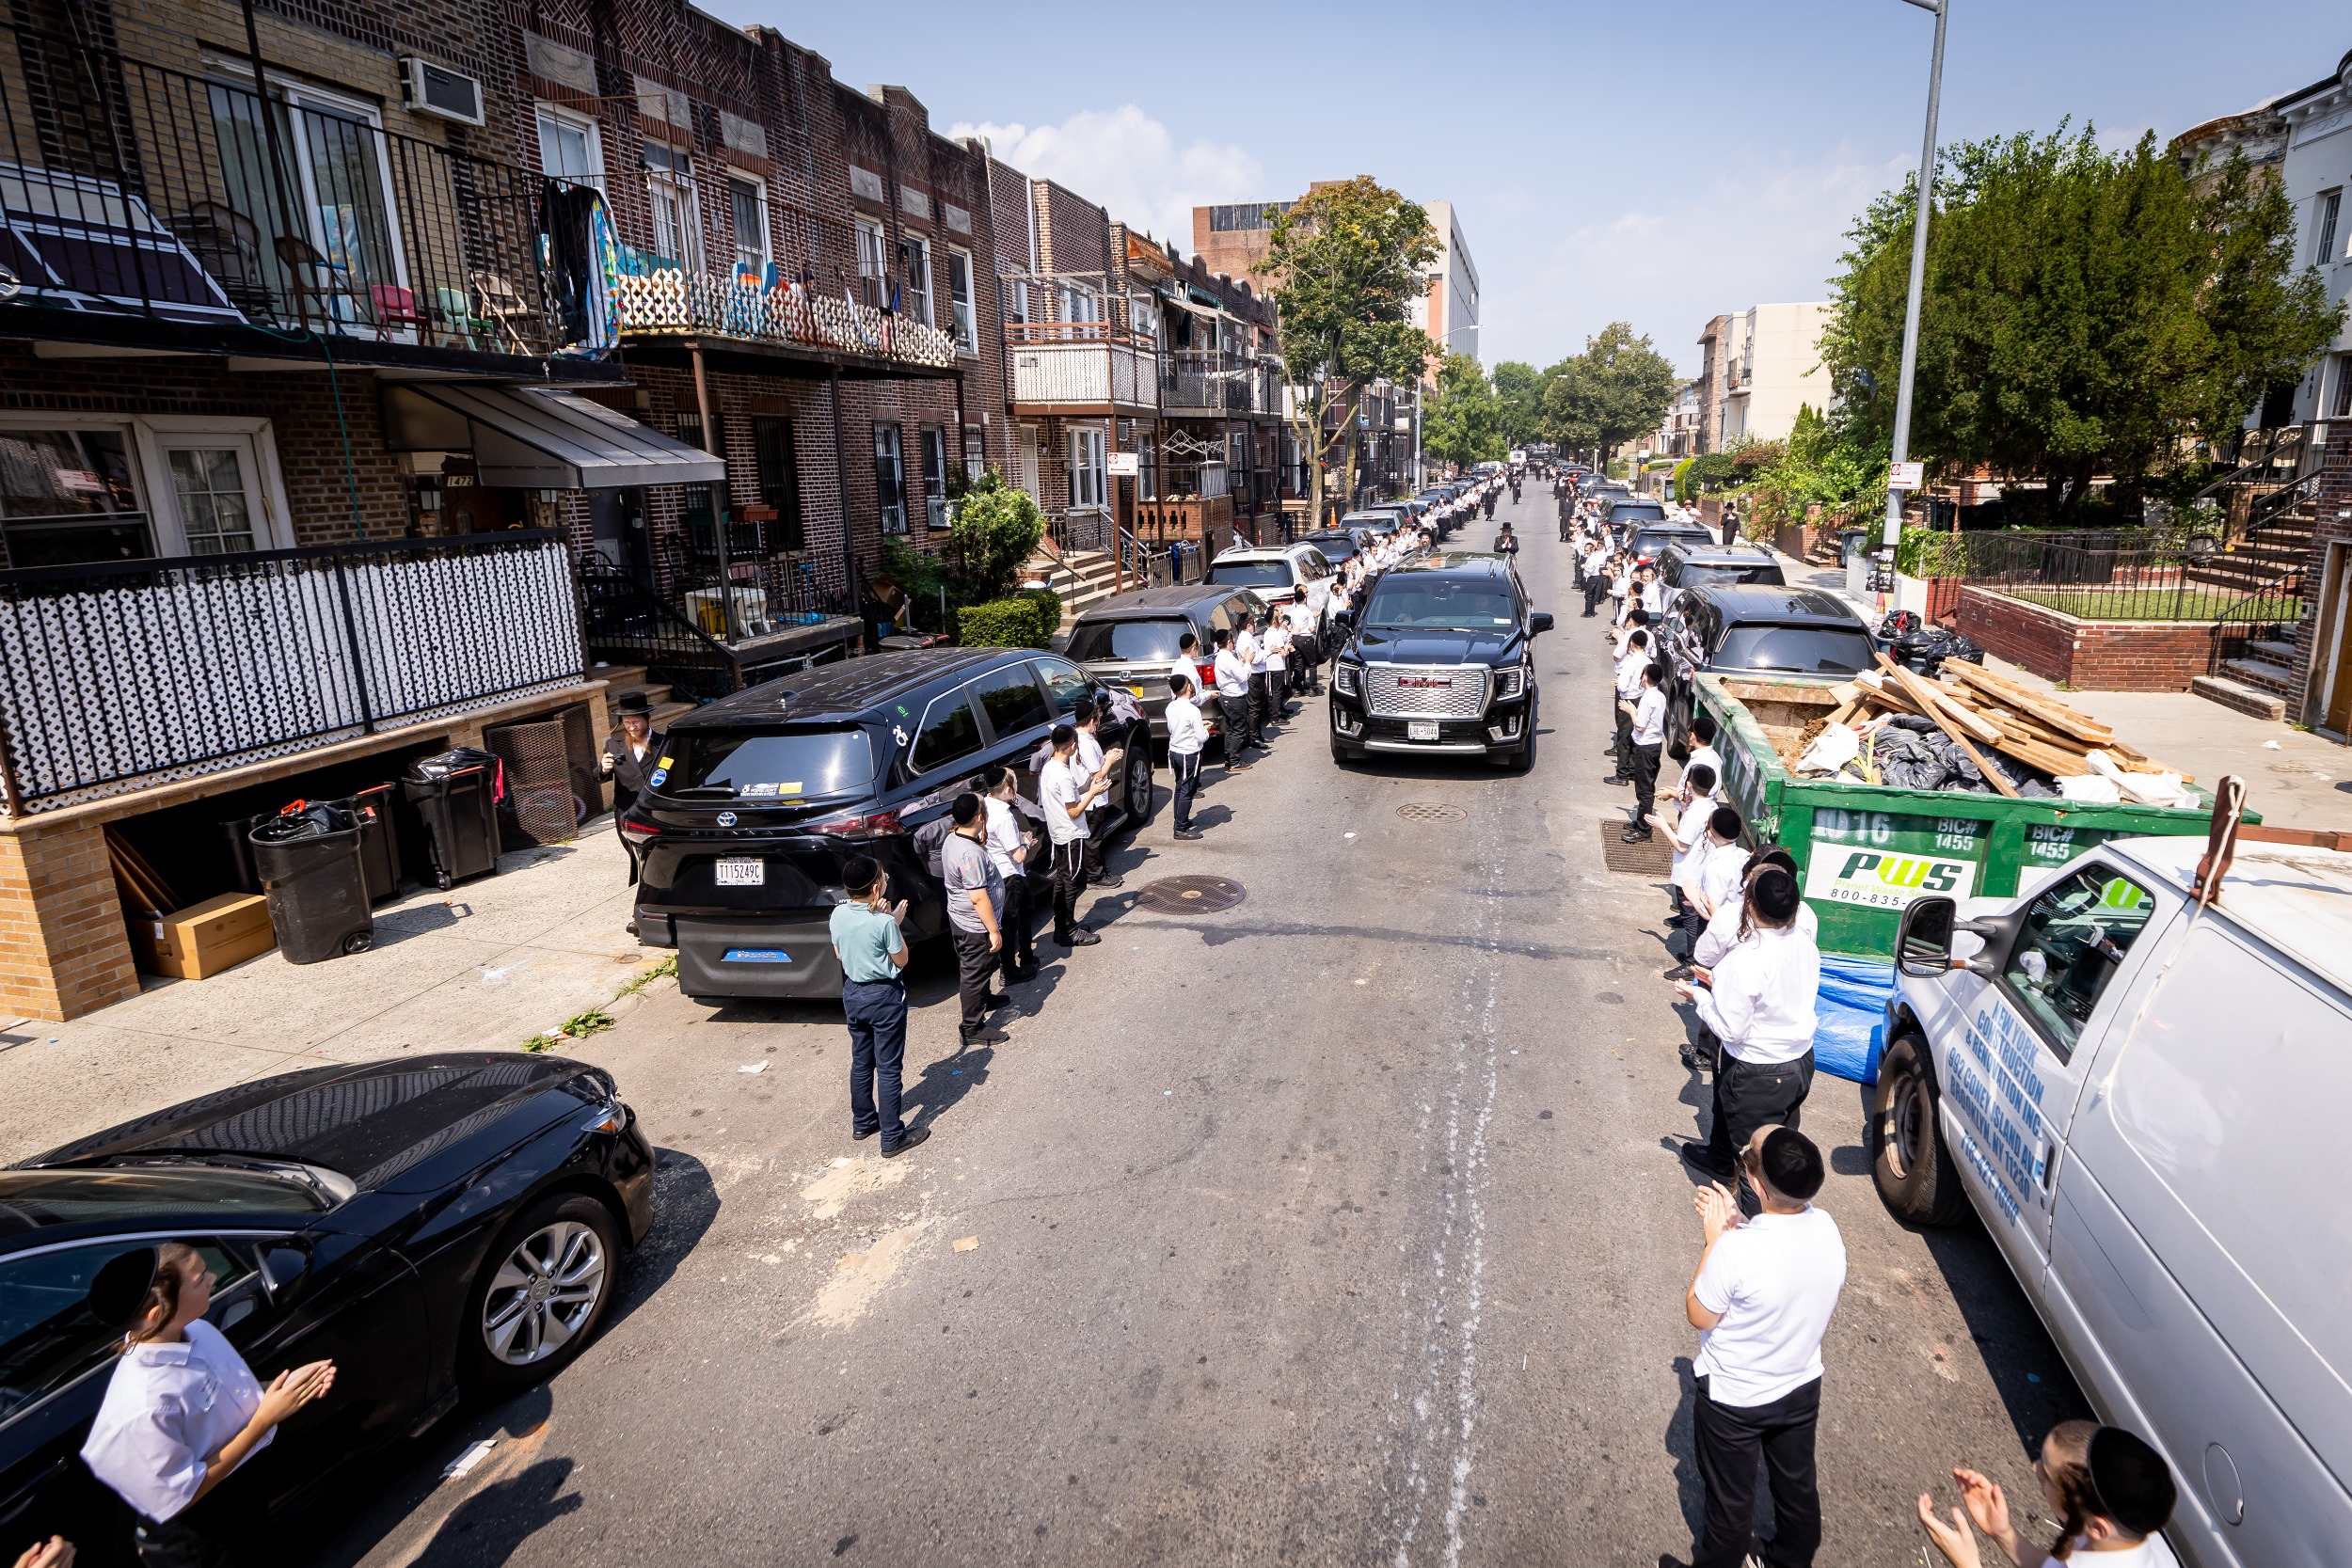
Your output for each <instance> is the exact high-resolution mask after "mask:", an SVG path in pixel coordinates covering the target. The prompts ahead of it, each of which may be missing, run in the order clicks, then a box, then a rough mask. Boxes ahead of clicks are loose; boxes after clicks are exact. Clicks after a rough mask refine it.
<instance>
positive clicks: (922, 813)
mask: <svg viewBox="0 0 2352 1568" xmlns="http://www.w3.org/2000/svg"><path fill="white" fill-rule="evenodd" d="M1100 695H1103V693H1102V692H1101V690H1100V689H1099V688H1097V687H1096V686H1095V685H1094V684H1093V683H1092V682H1090V681H1089V680H1088V678H1087V676H1086V673H1085V672H1084V671H1082V670H1080V669H1079V668H1078V666H1077V665H1076V664H1074V663H1073V662H1072V661H1071V660H1069V659H1067V658H1064V657H1061V656H1059V655H1058V654H1049V653H1041V652H1039V651H1037V650H1035V649H1031V648H949V649H940V650H925V651H922V652H910V653H891V654H880V655H877V656H875V657H871V658H853V659H850V660H847V661H845V662H843V663H839V664H827V665H821V666H818V668H816V669H813V670H807V671H803V673H799V674H796V675H787V676H786V677H785V678H784V679H782V680H773V681H768V682H766V683H764V684H762V685H759V686H755V687H752V688H750V689H748V690H744V691H739V692H737V693H735V694H734V695H733V696H730V697H726V698H723V699H722V700H720V701H718V702H715V703H712V704H710V705H708V706H707V707H702V708H697V709H696V710H695V711H694V712H692V713H690V714H688V715H686V716H685V717H683V718H681V719H680V720H678V721H677V722H676V723H675V724H673V725H671V726H670V730H669V733H668V735H667V736H664V737H663V741H662V746H661V756H660V765H659V767H657V768H655V770H654V772H653V774H652V776H651V778H650V779H649V780H648V784H649V786H650V787H648V788H647V790H646V791H645V793H644V796H643V797H641V798H640V799H639V801H638V803H637V805H636V806H635V807H633V808H631V810H630V812H629V814H628V816H627V817H626V818H625V819H624V821H623V823H622V827H621V831H622V832H623V833H624V834H625V835H626V836H627V837H628V841H629V842H630V843H631V844H632V845H634V846H635V847H636V849H637V854H638V883H637V930H638V936H639V940H640V941H643V942H649V943H652V944H654V945H656V946H667V947H675V948H676V949H677V955H678V989H679V990H682V991H684V992H685V993H686V994H687V995H688V996H690V997H696V998H701V997H711V998H720V997H733V996H749V997H833V996H838V995H839V994H840V990H841V966H840V962H839V960H838V959H837V958H834V951H833V942H832V939H831V937H830V935H829V934H828V931H827V923H828V922H829V921H830V920H831V919H832V916H833V909H834V905H835V904H838V903H840V902H841V901H842V898H843V896H844V895H843V892H842V888H841V863H842V862H843V861H845V860H847V859H848V858H849V857H850V856H851V855H853V854H867V855H871V856H873V857H874V859H876V860H877V861H879V862H881V863H882V868H883V869H884V870H885V871H887V872H888V873H889V874H890V885H891V888H892V890H893V891H892V896H893V897H894V898H904V899H906V900H907V902H908V906H909V908H908V913H907V933H908V935H909V936H910V937H913V938H916V939H920V938H925V937H933V936H939V935H942V934H944V933H945V932H946V928H947V915H946V895H945V891H944V890H943V889H942V888H941V886H940V884H939V881H938V879H936V878H934V877H932V876H931V874H930V870H929V868H928V867H927V866H926V865H925V863H924V858H923V857H922V856H919V855H917V854H916V853H915V850H914V833H915V830H917V829H918V828H920V827H922V826H923V825H924V824H925V823H927V822H929V821H930V820H932V819H933V818H935V817H938V816H943V815H945V814H946V811H947V808H948V806H949V805H950V803H952V802H953V800H955V797H956V795H957V794H958V792H960V791H961V790H964V789H968V788H973V787H976V781H977V778H978V776H979V774H980V773H981V771H982V770H983V769H985V768H987V767H988V766H989V765H990V764H992V763H1003V764H1005V765H1006V766H1008V767H1009V768H1012V770H1013V775H1014V777H1015V778H1016V779H1018V780H1019V781H1020V784H1019V788H1020V790H1021V793H1022V794H1023V795H1024V796H1025V797H1027V798H1028V799H1029V800H1035V799H1036V797H1037V778H1036V775H1035V774H1033V773H1031V772H1030V771H1029V769H1028V766H1027V764H1028V761H1029V758H1030V756H1031V754H1032V753H1033V752H1036V751H1037V750H1038V746H1039V743H1040V742H1041V741H1042V740H1044V738H1045V737H1046V736H1047V735H1048V734H1050V733H1051V732H1052V730H1053V727H1054V726H1055V725H1056V724H1057V723H1061V722H1063V721H1066V720H1067V719H1068V717H1069V715H1070V712H1071V710H1072V709H1073V707H1074V706H1075V705H1077V702H1078V699H1079V698H1081V697H1087V696H1100ZM1098 733H1099V735H1100V736H1101V739H1102V743H1103V749H1104V751H1106V752H1107V751H1109V750H1111V749H1112V748H1113V747H1118V746H1124V747H1125V748H1126V750H1127V757H1126V761H1125V762H1124V764H1123V765H1122V767H1123V769H1124V776H1123V777H1122V778H1121V780H1120V786H1119V787H1118V788H1117V789H1115V790H1113V791H1112V792H1111V794H1110V795H1109V797H1108V798H1107V801H1106V803H1108V804H1110V805H1111V806H1112V807H1113V808H1114V811H1115V813H1116V815H1115V816H1114V818H1113V819H1112V821H1110V822H1109V823H1106V824H1105V828H1106V830H1108V831H1118V830H1120V829H1123V828H1126V827H1131V826H1140V825H1141V824H1142V823H1143V822H1144V821H1145V820H1146V819H1148V818H1149V817H1150V816H1151V815H1152V747H1151V744H1150V742H1151V727H1150V724H1149V723H1148V722H1147V721H1143V720H1135V721H1129V722H1127V723H1124V724H1118V723H1112V722H1107V721H1106V722H1105V723H1104V724H1103V725H1102V726H1101V728H1100V730H1099V731H1098ZM1039 826H1040V828H1042V823H1040V824H1039Z"/></svg>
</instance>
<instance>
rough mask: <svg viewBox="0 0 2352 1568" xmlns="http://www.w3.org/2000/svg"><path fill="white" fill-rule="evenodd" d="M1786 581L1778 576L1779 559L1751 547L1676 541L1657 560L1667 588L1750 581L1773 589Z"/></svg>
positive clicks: (1769, 552)
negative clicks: (1727, 547)
mask: <svg viewBox="0 0 2352 1568" xmlns="http://www.w3.org/2000/svg"><path fill="white" fill-rule="evenodd" d="M1658 581H1659V583H1660V585H1661V586H1662V587H1665V588H1668V589H1675V588H1704V587H1706V586H1707V585H1708V583H1710V582H1752V583H1762V584H1764V585H1766V586H1768V587H1776V586H1779V585H1781V584H1784V583H1786V582H1787V581H1788V578H1784V577H1782V576H1781V572H1780V560H1779V558H1778V557H1776V556H1774V555H1773V554H1772V552H1771V551H1770V550H1759V549H1756V547H1754V546H1740V545H1735V546H1732V547H1731V548H1729V549H1725V548H1724V547H1723V546H1720V545H1718V546H1707V545H1703V544H1700V543H1699V542H1698V541H1696V540H1677V542H1675V543H1674V544H1671V545H1668V546H1666V548H1665V552H1664V553H1663V554H1661V555H1660V556H1659V558H1658Z"/></svg>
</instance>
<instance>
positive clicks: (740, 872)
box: [712, 860, 768, 887]
mask: <svg viewBox="0 0 2352 1568" xmlns="http://www.w3.org/2000/svg"><path fill="white" fill-rule="evenodd" d="M712 864H713V865H715V866H716V867H717V868H718V873H719V885H720V886H721V887H766V886H767V885H768V863H767V862H766V861H756V860H743V861H714V862H712Z"/></svg>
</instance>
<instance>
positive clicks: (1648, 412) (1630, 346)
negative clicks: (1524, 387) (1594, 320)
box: [1544, 322, 1681, 456]
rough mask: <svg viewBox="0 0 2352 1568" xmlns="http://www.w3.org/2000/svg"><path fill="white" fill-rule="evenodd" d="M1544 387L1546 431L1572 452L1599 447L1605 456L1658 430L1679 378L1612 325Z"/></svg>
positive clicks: (1646, 345) (1619, 325)
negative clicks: (1612, 450)
mask: <svg viewBox="0 0 2352 1568" xmlns="http://www.w3.org/2000/svg"><path fill="white" fill-rule="evenodd" d="M1548 373H1549V383H1550V384H1549V386H1547V387H1546V388H1544V427H1545V433H1546V434H1547V435H1549V436H1550V437H1551V439H1553V440H1554V441H1557V442H1558V443H1560V445H1562V446H1563V447H1565V448H1567V449H1569V450H1570V451H1582V450H1584V449H1586V448H1588V447H1597V448H1598V449H1599V450H1600V451H1601V453H1602V455H1603V456H1606V455H1607V454H1608V452H1609V451H1610V449H1611V448H1613V447H1614V446H1616V445H1617V444H1618V443H1619V442H1621V441H1628V440H1630V439H1632V438H1633V437H1634V436H1639V435H1640V434H1642V432H1644V431H1645V430H1655V429H1657V428H1658V421H1659V420H1661V419H1663V418H1664V417H1665V413H1666V409H1667V408H1668V406H1669V405H1670V404H1672V403H1673V402H1674V394H1675V388H1676V386H1677V384H1678V383H1679V382H1680V380H1681V378H1680V377H1679V376H1678V375H1677V374H1676V373H1675V368H1674V363H1673V361H1671V360H1669V359H1668V358H1667V357H1666V356H1664V355H1662V354H1661V353H1659V352H1658V351H1657V349H1655V348H1653V347H1652V346H1651V345H1650V341H1649V339H1647V338H1637V337H1635V336H1634V335H1633V328H1632V327H1631V326H1629V325H1627V324H1626V323H1624V322H1611V323H1610V324H1609V325H1607V326H1604V327H1602V328H1601V329H1600V331H1599V332H1598V333H1597V334H1596V335H1595V336H1593V337H1590V338H1587V339H1586V340H1584V352H1583V353H1581V354H1574V355H1570V356H1568V357H1567V358H1565V359H1563V360H1562V361H1560V363H1559V364H1557V365H1555V366H1553V367H1552V369H1551V371H1550V372H1548Z"/></svg>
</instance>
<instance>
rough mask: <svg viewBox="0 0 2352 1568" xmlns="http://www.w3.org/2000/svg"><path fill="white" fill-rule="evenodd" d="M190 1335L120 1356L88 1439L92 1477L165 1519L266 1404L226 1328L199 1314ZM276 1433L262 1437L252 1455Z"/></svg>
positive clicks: (138, 1508) (190, 1496)
mask: <svg viewBox="0 0 2352 1568" xmlns="http://www.w3.org/2000/svg"><path fill="white" fill-rule="evenodd" d="M186 1332H187V1338H185V1339H183V1340H181V1341H179V1342H177V1343H174V1344H152V1343H150V1344H142V1345H134V1346H132V1347H131V1348H130V1349H129V1350H127V1351H125V1352H123V1353H122V1357H121V1359H119V1361H117V1362H116V1363H115V1370H114V1376H113V1377H112V1378H111V1379H110V1380H108V1382H107V1384H106V1397H105V1399H104V1400H103V1402H101V1403H100V1404H99V1406H98V1418H97V1419H96V1420H94V1421H92V1422H91V1423H90V1429H89V1436H88V1437H87V1439H86V1440H85V1441H84V1442H83V1444H82V1462H83V1463H84V1464H86V1465H88V1466H89V1468H90V1474H92V1475H94V1476H96V1477H97V1478H98V1479H99V1480H100V1481H104V1482H105V1483H106V1484H107V1485H108V1486H111V1487H113V1488H114V1489H115V1491H116V1493H117V1494H119V1496H120V1497H121V1498H122V1500H123V1501H124V1502H126V1503H129V1504H130V1505H131V1507H132V1509H133V1510H134V1511H135V1512H136V1513H141V1514H144V1515H145V1516H146V1517H148V1518H150V1519H153V1520H155V1521H157V1522H159V1523H160V1522H161V1521H163V1520H166V1519H168V1518H170V1517H171V1516H172V1515H173V1514H175V1513H179V1512H180V1511H181V1510H182V1509H184V1508H186V1507H187V1506H188V1504H190V1503H192V1502H194V1501H195V1500H196V1493H197V1488H199V1487H200V1486H202V1485H203V1484H204V1474H205V1465H204V1461H205V1459H206V1457H207V1456H208V1455H211V1454H215V1453H218V1452H219V1451H220V1449H221V1447H222V1445H224V1444H226V1443H227V1442H228V1441H229V1439H230V1438H231V1437H234V1436H235V1435H236V1434H237V1433H240V1432H243V1431H244V1430H245V1426H246V1422H247V1421H250V1420H251V1419H253V1413H254V1412H255V1411H257V1410H259V1409H260V1408H261V1407H262V1386H261V1384H260V1383H259V1382H258V1381H256V1380H255V1378H254V1376H253V1370H252V1369H251V1368H249V1367H247V1366H246V1364H245V1357H244V1356H242V1355H239V1354H237V1352H236V1348H235V1347H234V1346H232V1345H230V1343H229V1341H228V1340H227V1339H225V1338H222V1337H221V1333H220V1330H219V1329H216V1328H215V1327H214V1326H213V1325H212V1324H211V1323H206V1322H204V1320H203V1319H201V1318H199V1319H198V1320H197V1321H196V1322H194V1323H190V1324H188V1326H187V1331H186ZM277 1435H278V1433H276V1432H275V1431H272V1432H270V1433H266V1434H264V1435H263V1436H262V1440H261V1441H260V1442H259V1443H256V1444H254V1445H253V1453H260V1452H261V1451H262V1449H265V1448H268V1447H269V1445H270V1440H271V1439H272V1438H274V1437H276V1436H277ZM246 1457H247V1458H250V1457H252V1455H251V1454H248V1455H247V1456H246Z"/></svg>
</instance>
